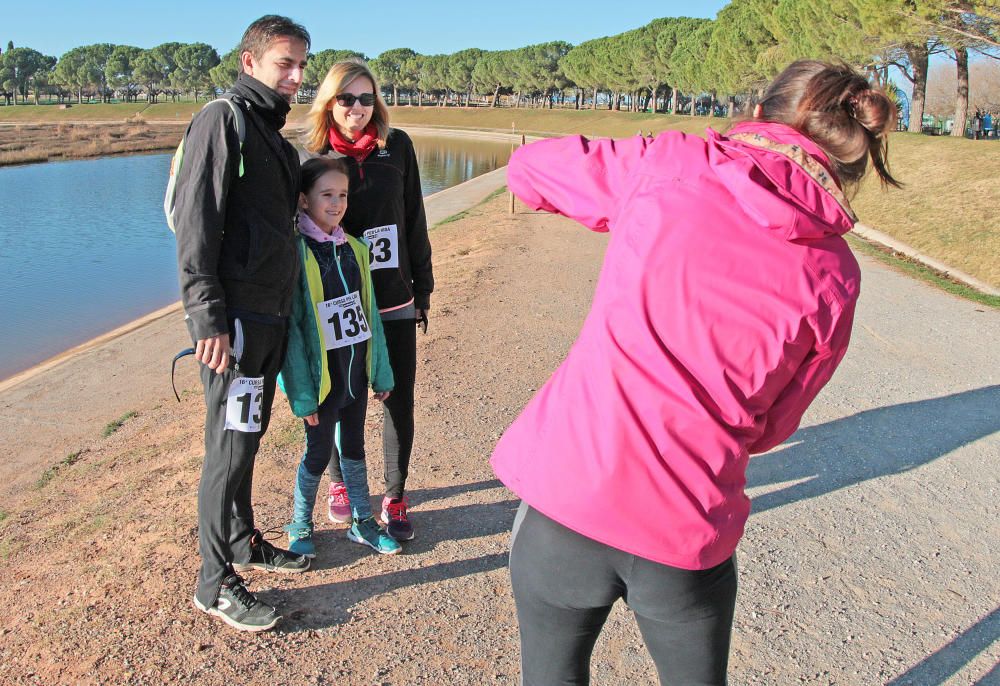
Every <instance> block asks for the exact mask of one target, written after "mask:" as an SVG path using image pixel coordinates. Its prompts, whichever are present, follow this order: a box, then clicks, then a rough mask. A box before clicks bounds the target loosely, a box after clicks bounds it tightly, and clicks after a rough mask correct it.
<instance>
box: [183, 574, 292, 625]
mask: <svg viewBox="0 0 1000 686" xmlns="http://www.w3.org/2000/svg"><path fill="white" fill-rule="evenodd" d="M194 606H195V607H197V608H198V609H199V610H201V611H202V612H207V613H208V614H210V615H215V616H216V617H218V618H219V619H221V620H222V621H223V622H225V623H226V624H228V625H229V626H231V627H233V628H235V629H239V630H241V631H266V630H268V629H270V628H271V627H273V626H274V625H275V624H277V623H278V620H279V619H281V616H280V615H279V614H278V611H277V610H275V609H274V608H273V607H271V606H270V605H268V604H267V603H265V602H262V601H260V600H257V597H256V596H255V595H254V594H253V593H251V592H250V591H248V590H247V587H246V586H245V585H244V583H243V579H242V578H240V576H239V575H238V574H230V575H229V576H227V577H226V578H225V579H223V580H222V586H221V587H220V588H219V597H218V598H217V599H216V601H215V605H212V606H211V607H205V606H204V605H202V603H201V601H199V600H198V596H197V595H196V596H195V597H194Z"/></svg>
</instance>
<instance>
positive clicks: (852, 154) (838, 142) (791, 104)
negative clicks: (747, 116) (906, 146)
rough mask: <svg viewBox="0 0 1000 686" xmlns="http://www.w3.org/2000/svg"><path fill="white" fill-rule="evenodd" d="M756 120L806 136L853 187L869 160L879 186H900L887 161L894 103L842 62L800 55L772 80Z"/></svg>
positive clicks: (842, 178)
mask: <svg viewBox="0 0 1000 686" xmlns="http://www.w3.org/2000/svg"><path fill="white" fill-rule="evenodd" d="M760 108H761V112H760V117H759V118H760V119H762V120H764V121H773V122H778V123H781V124H787V125H788V126H791V127H792V128H795V129H798V130H799V131H801V132H802V133H803V134H805V135H806V136H808V137H809V138H810V139H811V140H812V141H813V142H814V143H816V145H818V146H819V147H820V148H822V149H823V152H825V153H826V154H827V155H828V156H829V157H830V161H831V162H832V163H833V168H834V171H835V172H836V174H837V177H838V179H839V180H840V182H841V184H843V185H846V186H850V187H855V186H856V185H857V184H858V183H859V182H860V181H861V179H862V178H863V177H864V175H865V172H867V171H868V161H869V159H870V160H871V163H872V166H873V167H874V168H875V173H877V174H878V177H879V180H880V181H881V182H882V185H883V186H895V187H897V188H899V187H900V183H899V182H898V181H897V180H896V179H894V178H893V177H892V175H891V174H890V173H889V169H888V166H887V158H888V154H889V133H890V132H891V131H893V130H894V129H895V128H896V106H895V105H894V104H893V103H892V101H891V100H889V98H888V96H886V94H885V93H883V92H882V91H881V90H878V89H875V88H872V86H871V84H870V83H868V80H867V79H865V77H863V76H861V74H859V73H858V72H856V71H855V70H854V69H852V68H851V67H849V66H847V65H846V64H830V63H827V62H820V61H818V60H799V61H797V62H793V63H792V64H790V65H789V66H788V67H787V68H786V69H785V70H784V71H783V72H781V73H780V74H778V76H777V77H776V78H775V79H774V81H772V82H771V85H770V86H768V88H767V91H766V92H765V93H764V97H763V98H762V99H761V101H760Z"/></svg>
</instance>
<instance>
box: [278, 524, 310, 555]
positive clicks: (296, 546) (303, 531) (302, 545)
mask: <svg viewBox="0 0 1000 686" xmlns="http://www.w3.org/2000/svg"><path fill="white" fill-rule="evenodd" d="M285 531H287V532H288V550H289V551H290V552H292V553H295V554H296V555H302V556H303V557H316V546H315V544H313V537H312V536H313V525H312V524H311V523H308V524H307V523H305V522H292V523H291V524H288V525H287V526H285Z"/></svg>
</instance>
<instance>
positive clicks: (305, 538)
mask: <svg viewBox="0 0 1000 686" xmlns="http://www.w3.org/2000/svg"><path fill="white" fill-rule="evenodd" d="M300 191H301V192H300V193H299V216H298V228H299V233H300V237H299V252H300V255H301V257H302V271H301V275H300V277H299V288H298V289H297V291H296V295H295V298H294V300H293V303H292V312H291V318H290V321H289V327H288V352H287V353H286V356H285V362H284V364H283V365H282V368H281V375H280V376H279V377H278V382H279V383H280V384H281V388H282V390H283V391H284V392H285V395H286V396H287V397H288V402H289V403H290V404H291V406H292V412H293V413H294V414H295V415H296V416H297V417H302V418H303V419H304V420H305V430H306V449H305V454H304V455H303V456H302V462H301V463H299V468H298V474H297V476H296V479H295V504H294V512H293V514H292V522H291V523H290V524H289V525H288V526H286V527H285V530H286V531H287V532H288V542H289V549H290V550H292V551H293V552H295V553H297V554H299V555H306V556H308V557H315V555H316V548H315V546H314V544H313V541H312V533H313V521H312V513H313V507H314V505H315V503H316V490H317V488H318V487H319V482H320V477H322V475H323V472H324V470H325V469H326V467H327V465H328V464H329V463H330V461H331V460H340V464H341V469H342V470H343V473H344V482H345V484H346V486H347V492H348V496H349V498H350V503H351V510H352V512H351V514H352V519H351V526H350V528H349V529H348V531H347V537H348V538H349V539H350V540H352V541H354V542H355V543H361V544H363V545H367V546H370V547H371V548H373V549H374V550H375V551H376V552H379V553H383V554H387V555H392V554H395V553H398V552H399V551H400V549H401V548H400V545H399V543H397V542H396V541H395V540H394V539H393V538H392V537H390V536H389V535H388V534H387V533H386V532H385V530H384V529H383V528H382V527H381V526H380V525H379V524H378V522H376V520H375V517H374V516H373V515H372V511H371V504H370V503H369V494H368V473H367V470H366V468H365V435H364V431H365V411H366V410H367V406H368V398H367V389H366V388H365V387H366V386H368V385H369V384H370V385H371V387H372V390H373V391H374V392H375V398H376V399H378V400H380V401H384V400H385V399H386V398H388V397H389V392H390V390H392V387H393V376H392V369H391V368H390V366H389V357H388V352H387V351H386V346H385V336H384V334H383V332H382V321H381V319H380V318H379V314H378V307H377V306H376V304H375V293H374V291H373V290H372V283H371V273H370V272H369V269H368V248H367V247H366V246H365V244H364V243H362V242H361V241H359V240H357V239H356V238H352V237H351V236H348V235H346V234H345V233H344V230H343V228H341V226H340V220H341V218H342V217H343V216H344V211H345V210H346V209H347V191H348V177H347V168H346V166H345V165H344V163H343V162H342V161H340V160H333V159H313V160H309V161H308V162H306V163H305V164H303V165H302V181H301V186H300Z"/></svg>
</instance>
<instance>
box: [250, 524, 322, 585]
mask: <svg viewBox="0 0 1000 686" xmlns="http://www.w3.org/2000/svg"><path fill="white" fill-rule="evenodd" d="M233 569H235V570H236V571H237V572H246V571H249V570H251V569H262V570H264V571H265V572H284V573H287V574H297V573H299V572H304V571H306V570H307V569H309V558H308V557H304V556H302V555H296V554H295V553H293V552H289V551H287V550H282V549H281V548H276V547H275V546H273V545H271V544H270V543H268V542H267V541H265V540H264V535H263V534H262V533H261V532H260V531H258V530H257V529H254V532H253V536H251V537H250V559H249V560H247V561H246V562H233Z"/></svg>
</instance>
